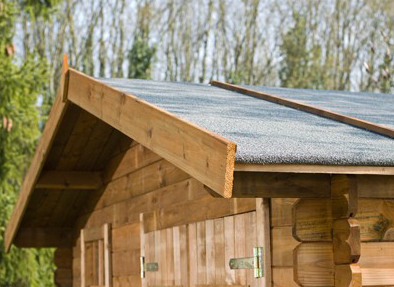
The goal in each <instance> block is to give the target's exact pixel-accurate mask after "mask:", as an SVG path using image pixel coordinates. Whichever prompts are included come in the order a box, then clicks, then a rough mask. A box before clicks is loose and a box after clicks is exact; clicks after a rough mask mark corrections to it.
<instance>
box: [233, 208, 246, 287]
mask: <svg viewBox="0 0 394 287" xmlns="http://www.w3.org/2000/svg"><path fill="white" fill-rule="evenodd" d="M245 216H246V214H237V215H234V236H235V239H234V241H235V248H234V251H235V252H234V254H235V258H243V257H246V239H245ZM235 283H236V284H239V285H246V269H238V270H236V272H235Z"/></svg>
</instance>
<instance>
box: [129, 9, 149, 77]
mask: <svg viewBox="0 0 394 287" xmlns="http://www.w3.org/2000/svg"><path fill="white" fill-rule="evenodd" d="M151 10H152V7H151V4H150V3H149V2H148V1H144V2H143V3H142V4H140V5H139V6H138V9H137V23H138V24H137V27H136V31H135V32H134V42H133V46H132V47H131V49H130V51H129V53H128V60H129V71H128V77H129V78H136V79H150V77H151V71H152V63H153V60H154V56H155V54H156V47H155V46H154V45H149V32H150V20H151V18H152V11H151ZM122 25H123V24H122Z"/></svg>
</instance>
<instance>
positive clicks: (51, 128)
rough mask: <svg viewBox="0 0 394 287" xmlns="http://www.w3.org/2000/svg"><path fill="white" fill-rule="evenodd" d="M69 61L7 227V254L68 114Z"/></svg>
mask: <svg viewBox="0 0 394 287" xmlns="http://www.w3.org/2000/svg"><path fill="white" fill-rule="evenodd" d="M67 67H68V65H67V61H66V59H63V68H62V75H63V76H62V79H63V81H61V82H60V87H59V90H58V93H57V96H56V99H55V102H54V104H53V106H52V109H51V112H50V114H49V117H48V120H47V122H46V124H45V128H44V131H43V133H42V136H41V139H40V142H39V143H38V145H37V149H36V152H35V154H34V156H33V159H32V161H31V164H30V167H29V170H28V171H27V174H26V176H25V179H24V181H23V184H22V188H21V191H20V193H19V197H18V200H17V202H16V205H15V207H14V211H13V213H12V215H11V218H10V221H9V223H8V226H7V230H6V232H5V236H4V244H5V252H8V251H9V249H10V246H11V244H12V241H13V239H14V237H15V235H16V232H17V230H18V228H19V225H20V223H21V220H22V217H23V215H24V213H25V211H26V208H27V204H28V202H29V200H30V198H31V194H32V191H33V189H34V187H35V184H36V181H37V179H38V177H39V174H40V172H41V169H42V167H43V165H44V162H45V159H46V158H47V156H48V154H49V150H50V147H51V145H52V142H53V140H54V138H55V136H56V134H57V131H58V127H59V125H60V123H61V121H62V118H63V116H64V114H65V113H66V110H67V106H68V103H63V102H62V97H63V92H64V90H65V89H67V87H66V85H67V79H68V69H67Z"/></svg>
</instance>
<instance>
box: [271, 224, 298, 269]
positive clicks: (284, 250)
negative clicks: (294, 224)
mask: <svg viewBox="0 0 394 287" xmlns="http://www.w3.org/2000/svg"><path fill="white" fill-rule="evenodd" d="M271 236H272V240H271V242H272V266H273V267H292V266H293V250H294V248H295V247H296V246H297V245H298V244H299V242H298V241H297V240H295V239H294V238H293V235H292V233H291V227H290V226H284V227H275V228H273V229H272V230H271Z"/></svg>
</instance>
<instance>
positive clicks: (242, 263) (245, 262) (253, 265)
mask: <svg viewBox="0 0 394 287" xmlns="http://www.w3.org/2000/svg"><path fill="white" fill-rule="evenodd" d="M263 252H264V250H263V247H253V257H246V258H232V259H230V262H229V264H230V269H253V270H254V278H262V277H264V262H263Z"/></svg>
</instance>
